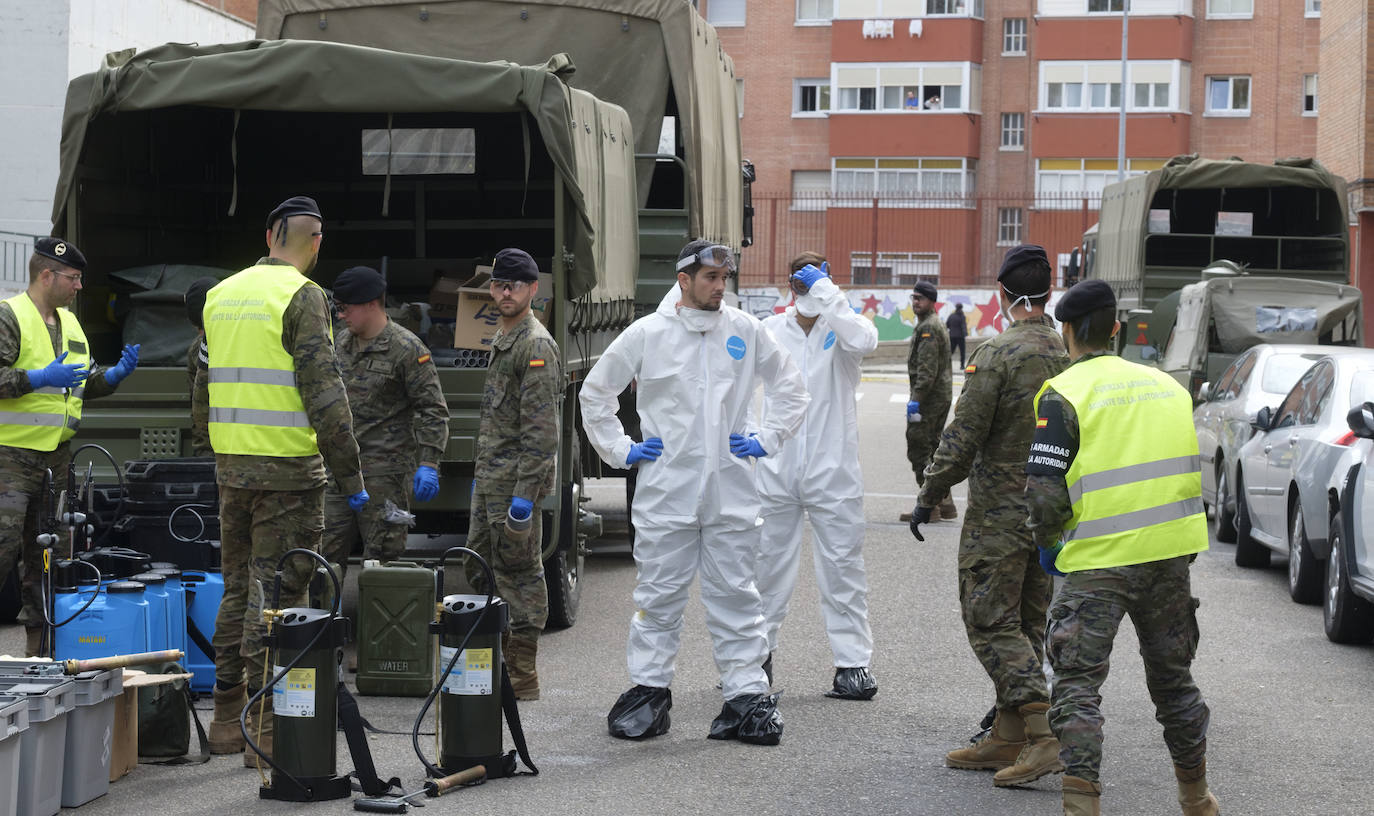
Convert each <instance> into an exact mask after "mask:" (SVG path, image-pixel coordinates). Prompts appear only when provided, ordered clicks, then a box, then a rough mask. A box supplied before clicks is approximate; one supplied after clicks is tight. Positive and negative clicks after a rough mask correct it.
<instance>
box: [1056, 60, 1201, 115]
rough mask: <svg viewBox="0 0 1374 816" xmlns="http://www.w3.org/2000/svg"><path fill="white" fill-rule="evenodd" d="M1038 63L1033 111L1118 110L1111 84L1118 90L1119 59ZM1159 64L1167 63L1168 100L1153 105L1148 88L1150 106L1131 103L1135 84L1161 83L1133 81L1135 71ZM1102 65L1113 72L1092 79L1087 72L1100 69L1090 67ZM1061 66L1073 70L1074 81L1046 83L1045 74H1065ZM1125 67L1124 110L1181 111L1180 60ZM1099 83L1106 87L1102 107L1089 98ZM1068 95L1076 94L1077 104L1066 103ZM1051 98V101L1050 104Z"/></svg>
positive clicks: (1182, 76)
mask: <svg viewBox="0 0 1374 816" xmlns="http://www.w3.org/2000/svg"><path fill="white" fill-rule="evenodd" d="M1039 65H1040V76H1039V92H1038V96H1037V98H1038V100H1039V103H1038V106H1037V108H1036V110H1035V112H1036V113H1106V112H1111V111H1118V110H1120V102H1119V101H1118V102H1117V104H1112V94H1111V89H1112V88H1113V87H1115V88H1118V89H1119V87H1120V85H1121V79H1120V76H1121V63H1120V62H1118V61H1116V60H1085V61H1076V60H1041V61H1040V63H1039ZM1161 65H1167V66H1168V67H1169V82H1168V99H1167V102H1166V104H1165V105H1164V106H1163V107H1158V106H1156V105H1155V104H1154V89H1153V87H1151V91H1150V105H1149V106H1147V107H1139V106H1137V105H1136V104H1135V86H1136V85H1150V86H1154V85H1162V84H1164V83H1157V82H1136V81H1135V76H1136V75H1137V73H1138V72H1141V73H1144V71H1143V69H1145V68H1156V67H1158V66H1161ZM1104 66H1105V67H1108V68H1110V69H1112V71H1114V72H1115V73H1114V74H1112V75H1111V76H1112V79H1111V81H1110V82H1096V81H1093V80H1092V78H1091V75H1093V74H1094V73H1098V74H1100V71H1097V72H1095V71H1094V70H1093V69H1094V68H1098V69H1100V68H1101V67H1104ZM1065 69H1074V70H1076V71H1077V74H1076V75H1077V77H1078V80H1077V81H1076V82H1069V81H1067V80H1064V81H1056V82H1048V81H1047V80H1046V77H1047V76H1049V75H1056V76H1062V75H1064V74H1065V73H1066V71H1065ZM1126 69H1127V70H1126V88H1127V89H1128V91H1127V93H1126V97H1125V100H1126V112H1127V113H1144V112H1151V113H1156V112H1160V111H1169V112H1174V111H1179V112H1182V110H1183V98H1184V91H1185V89H1184V79H1185V69H1184V67H1183V63H1181V62H1180V61H1178V60H1131V62H1130V63H1129V64H1128V65H1127V66H1126ZM1103 85H1105V86H1106V88H1105V89H1104V90H1103V93H1104V94H1105V97H1104V101H1105V102H1106V104H1105V106H1103V105H1097V106H1094V105H1093V101H1092V100H1093V90H1094V86H1103ZM1071 89H1073V90H1071ZM1119 92H1120V91H1119V90H1118V93H1119ZM1071 94H1073V95H1076V96H1077V100H1078V101H1077V104H1068V102H1067V101H1066V98H1067V97H1068V96H1069V95H1071ZM1052 101H1053V102H1054V103H1055V104H1053V105H1052V104H1051V102H1052Z"/></svg>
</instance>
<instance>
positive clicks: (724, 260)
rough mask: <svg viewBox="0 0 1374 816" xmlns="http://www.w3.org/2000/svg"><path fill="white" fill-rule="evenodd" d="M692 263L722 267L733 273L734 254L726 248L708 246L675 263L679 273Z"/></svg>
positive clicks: (717, 245) (718, 245)
mask: <svg viewBox="0 0 1374 816" xmlns="http://www.w3.org/2000/svg"><path fill="white" fill-rule="evenodd" d="M694 263H699V264H701V265H703V266H723V267H725V268H726V269H727V270H729V271H730V272H732V273H733V272H734V271H735V253H734V250H732V249H730V247H728V246H721V245H720V244H716V245H715V246H709V247H706V248H705V249H703V250H702V251H700V252H698V253H697V254H695V255H688V256H687V257H686V258H681V259H679V260H678V262H677V271H679V272H681V271H682V270H684V269H686V268H687V267H689V266H691V265H692V264H694Z"/></svg>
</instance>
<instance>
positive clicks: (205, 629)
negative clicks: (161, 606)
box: [181, 570, 224, 692]
mask: <svg viewBox="0 0 1374 816" xmlns="http://www.w3.org/2000/svg"><path fill="white" fill-rule="evenodd" d="M181 585H182V587H183V588H184V589H185V590H186V613H187V626H188V627H189V626H191V625H194V626H195V627H196V630H197V631H198V632H200V634H201V635H203V636H204V638H205V642H206V643H209V642H210V641H212V640H213V639H214V637H215V618H216V617H217V616H218V615H219V604H220V601H221V600H223V598H224V576H223V575H222V574H220V573H219V572H216V571H211V570H185V571H183V572H182V573H181ZM186 670H187V671H189V672H191V673H192V674H193V675H194V676H193V677H192V678H191V688H192V689H193V690H195V691H199V692H206V691H210V690H211V689H213V688H214V687H215V661H214V660H212V659H211V658H210V656H209V654H207V653H206V652H205V650H203V649H201V648H200V647H199V646H197V645H196V638H193V637H192V636H191V632H190V631H189V630H188V631H187V633H186Z"/></svg>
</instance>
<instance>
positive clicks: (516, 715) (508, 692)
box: [501, 661, 539, 776]
mask: <svg viewBox="0 0 1374 816" xmlns="http://www.w3.org/2000/svg"><path fill="white" fill-rule="evenodd" d="M501 709H502V710H503V711H505V713H506V727H507V728H509V729H510V738H511V741H512V742H514V743H515V750H516V751H517V752H519V754H520V760H521V761H522V762H524V763H525V767H527V768H529V771H525V772H522V773H528V774H529V775H530V776H538V775H539V769H538V768H536V767H534V760H532V759H530V749H529V746H528V745H526V744H525V729H524V728H523V727H521V725H520V709H519V708H518V707H517V706H516V704H515V689H514V688H513V687H512V686H511V684H510V672H508V671H506V664H505V662H504V661H502V663H501Z"/></svg>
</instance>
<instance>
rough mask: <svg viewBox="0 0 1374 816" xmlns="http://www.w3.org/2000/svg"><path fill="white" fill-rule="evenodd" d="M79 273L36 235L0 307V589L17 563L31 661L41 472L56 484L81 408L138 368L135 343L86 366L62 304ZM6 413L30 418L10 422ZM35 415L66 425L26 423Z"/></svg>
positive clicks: (77, 265) (61, 250)
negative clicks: (20, 287)
mask: <svg viewBox="0 0 1374 816" xmlns="http://www.w3.org/2000/svg"><path fill="white" fill-rule="evenodd" d="M85 268H86V258H85V256H84V255H82V254H81V251H80V250H78V249H77V248H76V247H75V246H73V245H72V244H69V243H67V242H66V241H63V240H62V239H60V238H39V239H38V240H37V241H35V242H34V250H33V255H32V256H31V257H30V258H29V286H28V289H27V290H26V291H25V292H22V293H20V294H19V295H16V296H15V297H12V298H10V299H8V300H5V301H0V415H3V416H4V417H5V420H4V421H3V422H0V586H2V585H4V583H5V581H6V580H7V579H8V578H9V573H10V570H11V569H13V568H14V567H15V565H16V563H18V564H19V566H20V570H19V585H20V596H21V599H22V601H23V606H22V607H21V609H20V611H19V622H20V623H22V624H24V629H25V634H26V639H25V644H24V651H25V654H27V655H30V656H37V655H39V654H40V653H42V652H44V651H46V650H47V649H46V647H47V646H50V645H51V644H45V643H44V637H43V635H44V631H45V628H44V618H45V612H44V610H43V602H42V596H41V593H40V581H41V580H42V576H43V548H42V547H41V546H40V545H39V544H38V535H39V533H40V532H42V524H43V518H44V506H45V504H46V501H45V496H44V493H43V478H44V471H45V469H51V470H52V473H53V478H54V479H58V480H62V479H65V477H66V472H67V465H68V464H69V463H70V461H71V445H70V439H71V437H72V435H74V434H75V433H76V430H77V427H78V425H79V423H80V416H81V403H82V402H83V400H89V399H96V398H98V397H103V396H105V395H107V394H111V393H113V392H114V390H115V386H117V385H118V384H119V382H120V381H121V380H122V379H123V378H124V377H126V376H128V374H129V372H130V371H132V370H133V369H134V367H135V366H136V365H137V364H138V347H137V346H125V350H124V353H123V355H122V357H121V359H120V362H119V363H118V364H117V365H115V366H113V367H112V368H108V369H106V368H102V367H101V366H99V365H96V364H95V363H94V362H91V361H89V359H88V358H89V355H90V349H89V348H88V347H87V343H86V337H85V335H84V334H83V333H82V331H81V324H80V323H78V322H77V320H76V316H75V315H73V314H72V313H71V312H70V311H68V310H67V308H66V307H67V306H69V305H71V302H72V300H73V299H75V298H76V293H77V292H80V291H81V273H82V271H83V270H84V269H85ZM25 327H28V330H26V329H25ZM43 328H46V329H47V331H46V333H44V332H43V331H42V329H43ZM64 328H65V329H67V330H65V331H64ZM54 358H56V359H54ZM54 396H58V397H60V399H56V400H54ZM15 414H20V415H28V416H29V418H24V417H16V418H14V419H10V418H9V417H11V416H13V415H15ZM39 414H43V415H47V416H46V417H44V418H52V417H65V420H58V421H57V422H55V423H54V422H38V421H35V420H36V419H37V417H36V416H35V415H39ZM64 423H65V424H64ZM62 483H63V484H65V482H62ZM21 556H22V557H21Z"/></svg>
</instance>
